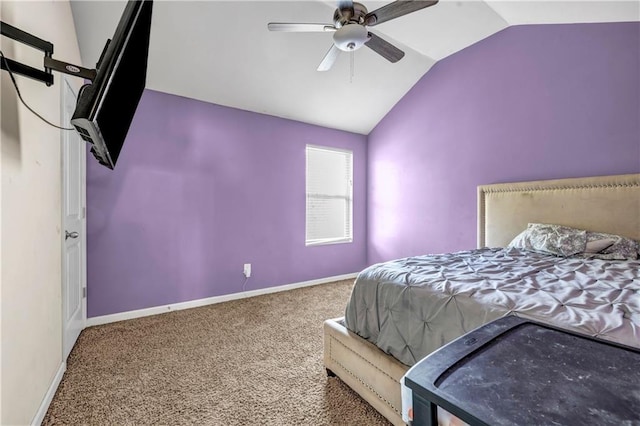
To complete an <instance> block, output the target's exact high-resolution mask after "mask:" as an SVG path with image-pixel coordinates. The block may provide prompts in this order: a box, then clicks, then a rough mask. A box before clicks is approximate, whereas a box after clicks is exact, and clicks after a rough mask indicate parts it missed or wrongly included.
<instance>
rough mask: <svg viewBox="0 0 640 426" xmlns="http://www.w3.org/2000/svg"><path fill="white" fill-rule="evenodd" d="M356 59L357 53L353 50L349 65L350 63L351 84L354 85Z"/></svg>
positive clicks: (350, 54)
mask: <svg viewBox="0 0 640 426" xmlns="http://www.w3.org/2000/svg"><path fill="white" fill-rule="evenodd" d="M355 57H356V52H354V51H353V50H352V51H351V52H350V53H349V63H350V67H349V68H350V75H349V83H353V76H354V74H355V73H354V71H353V68H354V67H355V62H356V60H355Z"/></svg>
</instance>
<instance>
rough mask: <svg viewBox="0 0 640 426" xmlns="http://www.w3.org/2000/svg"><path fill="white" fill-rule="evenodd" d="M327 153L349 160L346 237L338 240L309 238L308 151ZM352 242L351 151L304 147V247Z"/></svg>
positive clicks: (325, 147)
mask: <svg viewBox="0 0 640 426" xmlns="http://www.w3.org/2000/svg"><path fill="white" fill-rule="evenodd" d="M310 149H311V150H318V151H327V152H332V153H340V154H348V155H349V160H350V163H351V164H350V166H351V167H350V176H349V177H348V182H346V184H347V185H348V187H347V195H346V200H347V201H348V202H347V207H346V209H347V210H348V211H345V215H348V226H349V229H348V235H346V236H342V237H338V238H311V239H310V238H309V219H310V217H309V199H310V194H309V150H310ZM351 242H353V151H351V150H348V149H341V148H333V147H328V146H320V145H310V144H307V146H306V147H305V245H306V246H317V245H326V244H344V243H351Z"/></svg>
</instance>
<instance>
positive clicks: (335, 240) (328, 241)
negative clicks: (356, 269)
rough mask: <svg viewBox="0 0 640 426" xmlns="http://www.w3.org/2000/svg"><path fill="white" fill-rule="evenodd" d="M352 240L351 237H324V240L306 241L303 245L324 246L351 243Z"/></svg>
mask: <svg viewBox="0 0 640 426" xmlns="http://www.w3.org/2000/svg"><path fill="white" fill-rule="evenodd" d="M352 242H353V238H332V239H326V240H313V241H306V242H305V246H306V247H310V246H326V245H330V244H346V243H352Z"/></svg>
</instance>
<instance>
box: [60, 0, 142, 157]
mask: <svg viewBox="0 0 640 426" xmlns="http://www.w3.org/2000/svg"><path fill="white" fill-rule="evenodd" d="M152 7H153V1H151V0H144V1H135V0H132V1H129V2H128V3H127V5H126V7H125V10H124V12H123V14H122V17H121V18H120V22H119V23H118V27H117V28H116V31H115V34H114V35H113V39H111V40H110V41H107V45H106V46H105V49H104V50H103V52H102V55H101V57H100V60H99V61H98V64H97V66H96V71H97V72H96V78H95V79H94V80H93V82H92V83H91V84H86V85H84V86H83V87H82V88H81V89H80V91H79V94H78V103H77V105H76V109H75V112H74V114H73V116H72V117H71V124H72V125H73V126H74V127H75V128H76V130H77V131H78V133H80V137H82V139H84V140H85V141H87V142H89V143H90V144H91V145H92V146H91V152H92V153H93V155H94V157H96V159H97V160H98V161H99V162H100V164H102V165H104V166H106V167H108V168H110V169H113V168H114V167H115V164H116V161H118V156H119V155H120V151H121V150H122V145H123V144H124V141H125V138H126V137H127V132H128V131H129V126H130V125H131V121H132V120H133V116H134V114H135V112H136V108H137V107H138V102H139V101H140V97H141V96H142V92H143V91H144V88H145V84H146V80H147V56H148V53H149V38H150V33H151V11H152Z"/></svg>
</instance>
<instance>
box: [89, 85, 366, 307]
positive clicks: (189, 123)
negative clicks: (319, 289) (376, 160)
mask: <svg viewBox="0 0 640 426" xmlns="http://www.w3.org/2000/svg"><path fill="white" fill-rule="evenodd" d="M308 143H309V144H315V145H325V146H333V147H338V148H346V149H351V150H353V154H354V232H353V235H354V238H353V240H354V241H353V243H351V244H337V245H325V246H316V247H305V145H306V144H308ZM118 161H119V162H118V164H117V166H116V169H115V170H114V171H110V170H108V169H106V168H104V167H102V166H100V165H99V164H98V163H97V162H96V161H95V160H93V158H91V159H89V160H88V163H87V208H88V214H87V216H88V223H87V234H88V238H87V240H88V247H87V263H88V268H87V269H88V316H89V317H94V316H100V315H106V314H111V313H116V312H123V311H129V310H134V309H142V308H146V307H152V306H158V305H164V304H170V303H178V302H183V301H187V300H194V299H200V298H205V297H211V296H217V295H223V294H229V293H236V292H240V291H242V284H243V282H244V276H243V275H242V265H243V263H251V264H252V268H253V271H252V277H251V278H250V279H249V281H248V282H247V285H246V290H254V289H259V288H265V287H270V286H277V285H282V284H289V283H294V282H301V281H306V280H312V279H318V278H324V277H330V276H334V275H340V274H345V273H351V272H357V271H359V270H360V269H362V268H363V267H364V266H365V262H366V235H365V233H366V211H365V209H366V137H365V136H362V135H356V134H352V133H347V132H342V131H338V130H331V129H326V128H322V127H317V126H312V125H308V124H303V123H299V122H295V121H290V120H284V119H280V118H275V117H270V116H266V115H261V114H256V113H251V112H246V111H241V110H236V109H231V108H225V107H221V106H217V105H213V104H208V103H204V102H198V101H194V100H189V99H185V98H181V97H177V96H173V95H167V94H163V93H159V92H154V91H149V90H147V91H145V93H144V95H143V98H142V100H141V102H140V105H139V107H138V111H137V114H136V117H135V119H134V121H133V123H132V126H131V129H130V131H129V135H128V138H127V142H126V143H125V146H124V148H123V151H122V154H121V156H120V158H119V160H118Z"/></svg>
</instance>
